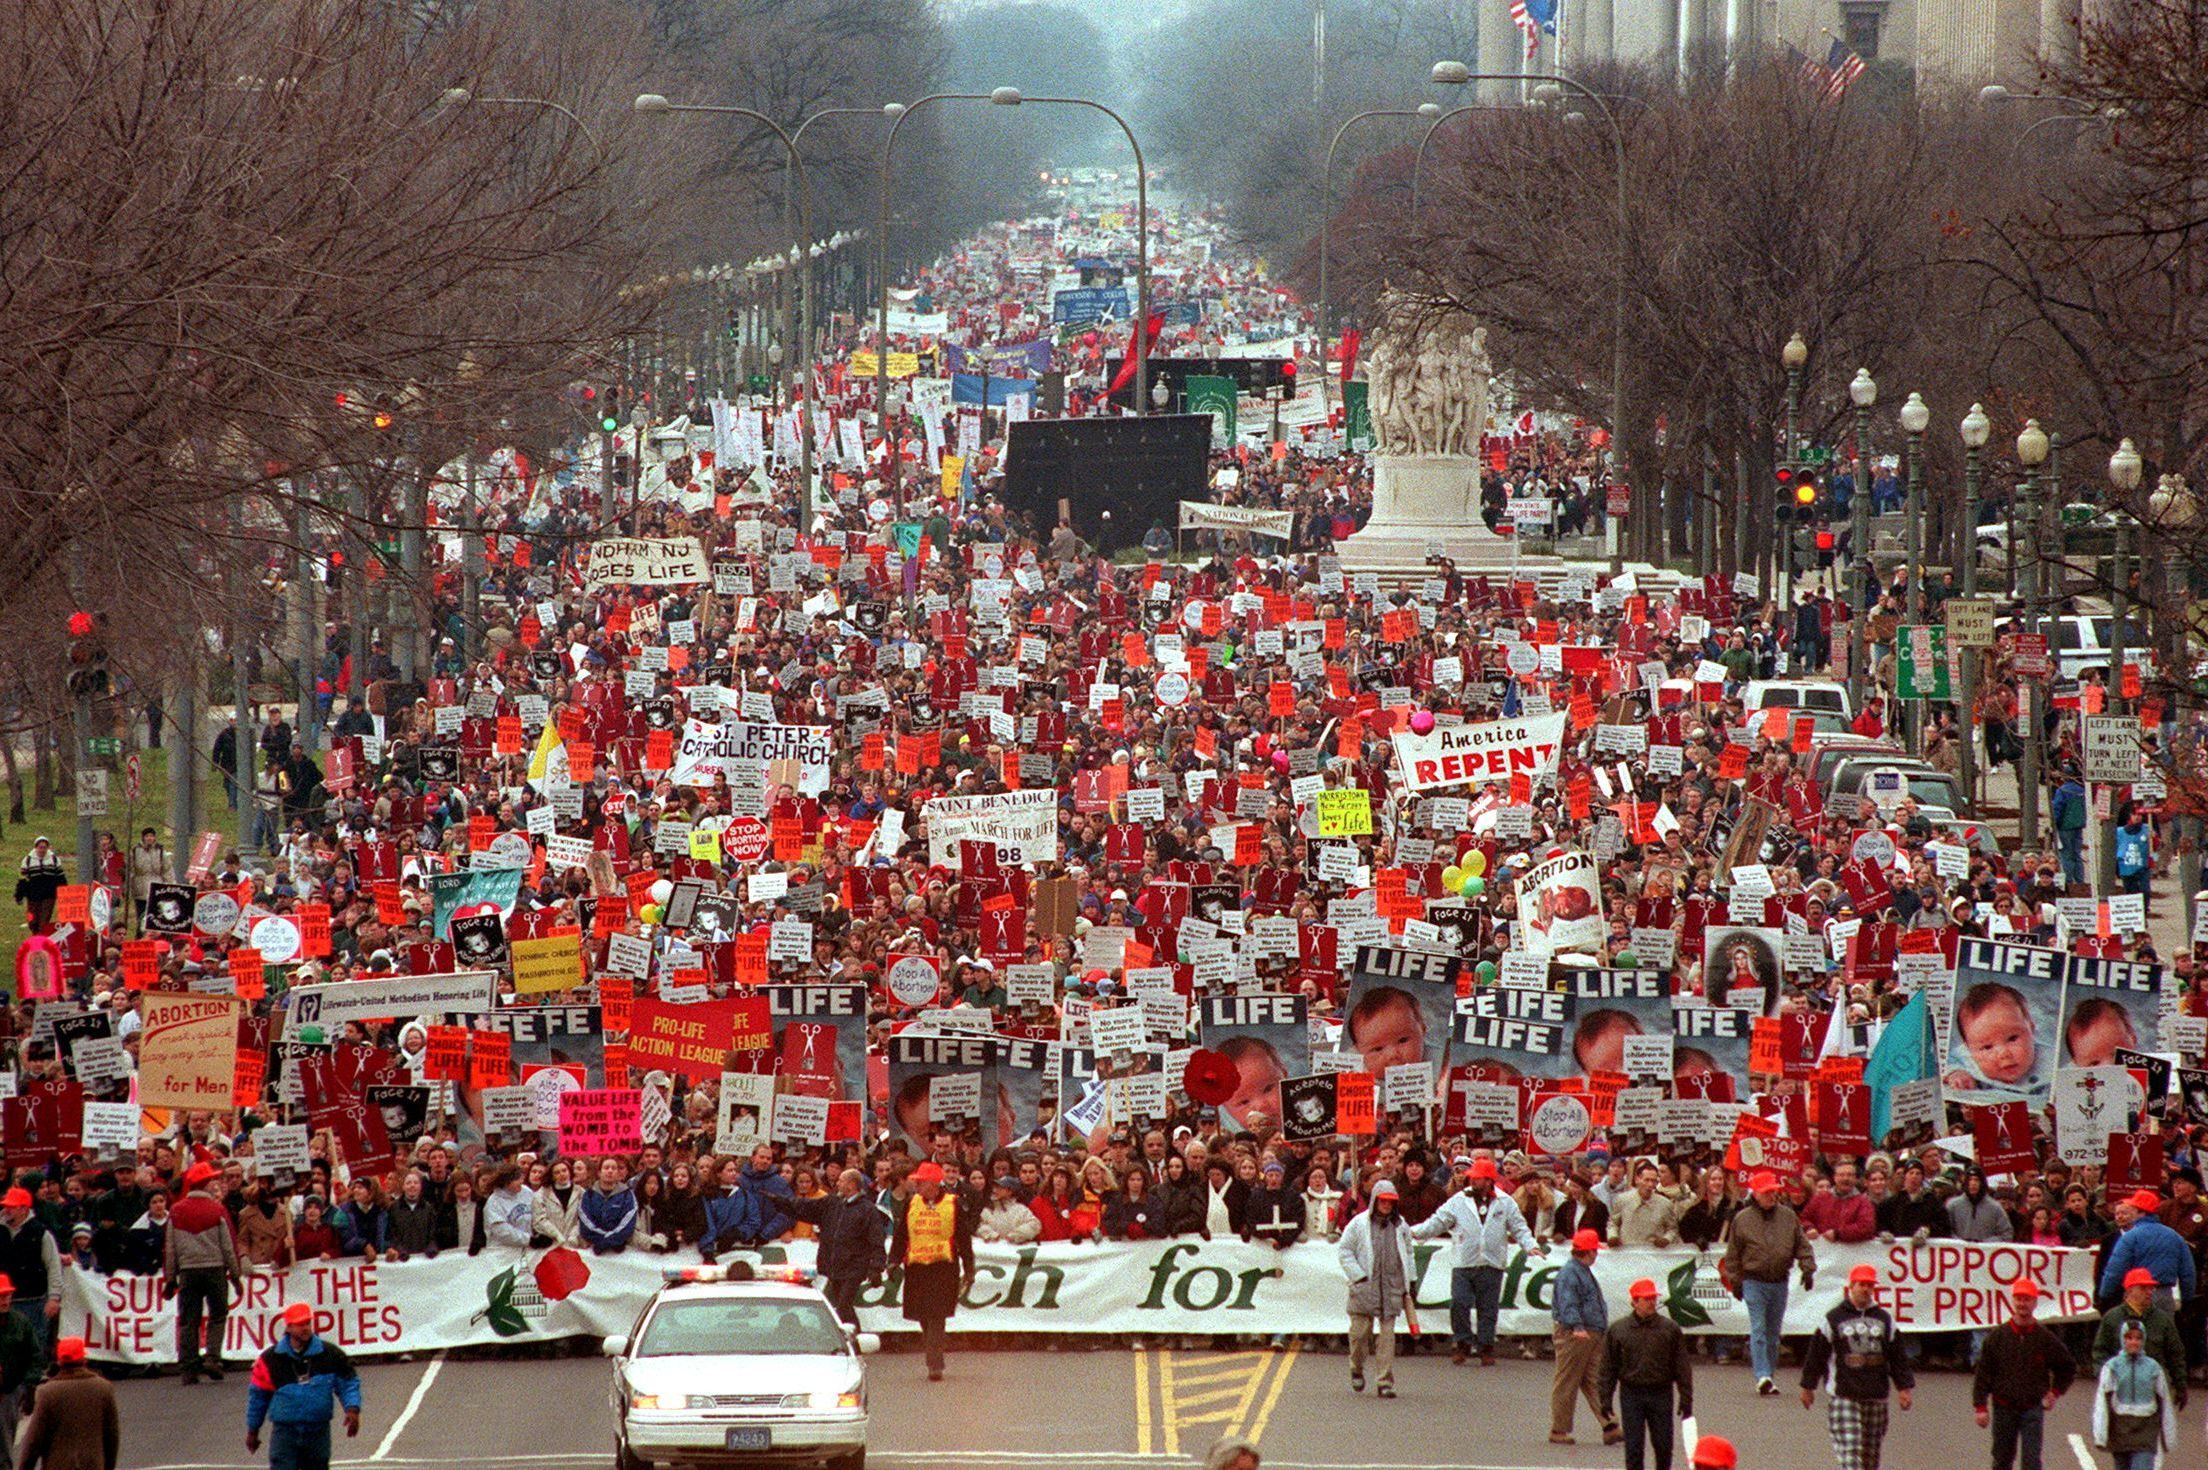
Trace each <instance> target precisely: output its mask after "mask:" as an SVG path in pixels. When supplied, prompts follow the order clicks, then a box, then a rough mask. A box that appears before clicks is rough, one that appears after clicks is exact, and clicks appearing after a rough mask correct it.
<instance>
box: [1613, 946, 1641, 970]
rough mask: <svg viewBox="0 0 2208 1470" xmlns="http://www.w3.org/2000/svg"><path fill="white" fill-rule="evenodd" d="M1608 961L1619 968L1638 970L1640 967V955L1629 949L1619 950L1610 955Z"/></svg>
mask: <svg viewBox="0 0 2208 1470" xmlns="http://www.w3.org/2000/svg"><path fill="white" fill-rule="evenodd" d="M1610 963H1611V964H1613V965H1616V966H1617V967H1618V968H1619V969H1621V970H1638V969H1639V968H1640V967H1641V961H1640V957H1639V956H1638V955H1636V954H1634V953H1633V951H1632V950H1630V949H1621V950H1619V951H1618V952H1617V953H1616V954H1615V955H1613V956H1611V958H1610Z"/></svg>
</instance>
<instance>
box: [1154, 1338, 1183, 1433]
mask: <svg viewBox="0 0 2208 1470" xmlns="http://www.w3.org/2000/svg"><path fill="white" fill-rule="evenodd" d="M1158 1411H1159V1416H1160V1417H1161V1418H1162V1419H1163V1420H1164V1421H1165V1426H1164V1427H1165V1452H1166V1453H1167V1454H1169V1455H1178V1454H1179V1453H1180V1452H1181V1421H1180V1418H1179V1416H1178V1415H1176V1414H1175V1413H1174V1411H1173V1350H1172V1349H1171V1348H1161V1349H1159V1350H1158Z"/></svg>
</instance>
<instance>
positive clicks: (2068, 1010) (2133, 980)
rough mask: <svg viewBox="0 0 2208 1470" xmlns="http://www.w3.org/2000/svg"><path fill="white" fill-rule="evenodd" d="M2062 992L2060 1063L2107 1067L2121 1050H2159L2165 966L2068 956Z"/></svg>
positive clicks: (2063, 1065)
mask: <svg viewBox="0 0 2208 1470" xmlns="http://www.w3.org/2000/svg"><path fill="white" fill-rule="evenodd" d="M2068 970H2069V974H2068V978H2067V980H2066V982H2065V983H2064V985H2063V991H2062V1053H2061V1057H2060V1059H2059V1060H2058V1061H2057V1063H2056V1065H2057V1066H2061V1067H2105V1066H2108V1065H2109V1064H2110V1063H2112V1062H2115V1061H2116V1060H2118V1058H2117V1053H2118V1052H2122V1051H2153V1050H2156V1049H2157V1048H2156V1045H2155V1042H2156V1031H2157V1027H2158V1022H2159V1020H2160V1017H2161V1013H2162V967H2161V966H2160V965H2142V964H2136V963H2134V962H2132V961H2130V960H2102V959H2089V958H2087V957H2086V956H2084V955H2072V956H2070V958H2069V964H2068Z"/></svg>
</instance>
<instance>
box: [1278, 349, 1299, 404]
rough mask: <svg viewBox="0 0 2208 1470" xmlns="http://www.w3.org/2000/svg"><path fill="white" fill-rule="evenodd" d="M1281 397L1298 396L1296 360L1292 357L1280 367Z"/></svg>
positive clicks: (1285, 360)
mask: <svg viewBox="0 0 2208 1470" xmlns="http://www.w3.org/2000/svg"><path fill="white" fill-rule="evenodd" d="M1280 396H1281V397H1283V398H1293V397H1295V396H1296V360H1295V359H1294V358H1292V357H1291V358H1287V359H1284V360H1283V361H1282V362H1281V365H1280Z"/></svg>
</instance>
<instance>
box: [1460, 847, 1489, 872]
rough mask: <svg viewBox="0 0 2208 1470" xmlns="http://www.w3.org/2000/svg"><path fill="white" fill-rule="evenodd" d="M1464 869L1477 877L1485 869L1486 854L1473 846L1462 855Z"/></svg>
mask: <svg viewBox="0 0 2208 1470" xmlns="http://www.w3.org/2000/svg"><path fill="white" fill-rule="evenodd" d="M1464 870H1465V871H1466V872H1467V873H1470V874H1471V875H1472V876H1473V877H1475V878H1477V877H1479V876H1480V875H1481V874H1483V873H1485V872H1486V871H1487V854H1486V853H1484V852H1482V851H1480V849H1478V848H1476V847H1475V848H1473V849H1472V850H1471V851H1470V852H1468V853H1466V854H1465V855H1464Z"/></svg>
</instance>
